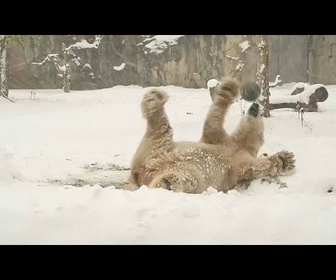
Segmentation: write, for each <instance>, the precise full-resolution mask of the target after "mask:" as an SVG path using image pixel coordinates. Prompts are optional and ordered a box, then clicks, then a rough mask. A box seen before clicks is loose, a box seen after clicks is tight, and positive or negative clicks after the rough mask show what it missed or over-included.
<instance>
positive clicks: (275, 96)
mask: <svg viewBox="0 0 336 280" xmlns="http://www.w3.org/2000/svg"><path fill="white" fill-rule="evenodd" d="M320 87H326V86H325V85H323V84H313V85H310V84H307V83H302V82H300V83H296V84H295V85H294V86H292V87H291V88H289V85H285V86H283V87H278V89H277V90H275V91H274V89H270V92H271V96H270V102H271V103H282V102H288V103H296V102H297V101H301V102H304V103H306V104H308V103H309V97H310V96H311V94H312V93H314V92H315V91H316V89H318V88H320ZM296 88H304V91H302V92H300V93H298V94H295V95H291V93H292V92H293V91H294V90H295V89H296ZM326 88H327V87H326ZM273 92H274V93H273ZM327 100H328V99H327ZM327 100H326V101H324V102H327ZM317 104H318V105H320V104H322V102H318V103H317Z"/></svg>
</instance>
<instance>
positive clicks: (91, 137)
mask: <svg viewBox="0 0 336 280" xmlns="http://www.w3.org/2000/svg"><path fill="white" fill-rule="evenodd" d="M162 88H163V89H164V90H166V92H167V93H168V94H169V95H170V97H171V98H170V100H169V101H168V102H167V104H166V109H167V114H168V116H169V119H170V122H171V125H172V127H173V128H174V138H175V139H176V140H193V141H198V140H199V139H200V135H201V131H202V127H203V121H204V119H205V116H206V114H207V111H208V108H209V106H210V105H211V103H212V102H211V98H210V95H209V92H208V90H207V89H204V88H203V89H186V88H181V87H175V86H167V87H162ZM148 89H149V88H142V87H139V86H127V87H125V86H116V87H113V88H110V89H102V90H94V91H71V92H70V93H64V92H62V90H36V99H34V100H31V96H30V95H31V94H30V89H27V90H10V92H9V96H10V97H11V98H13V99H14V100H16V103H11V102H9V101H8V100H6V99H4V98H0V131H1V133H0V244H336V223H335V220H336V190H335V188H336V174H335V166H336V147H335V142H336V128H335V123H336V86H327V89H328V91H329V93H330V94H329V97H328V99H327V100H326V101H325V102H323V103H321V110H320V111H319V112H317V113H306V114H305V115H304V125H303V126H301V122H300V120H298V118H297V113H296V112H295V111H293V110H289V109H281V110H274V111H271V115H272V116H271V118H267V119H265V144H264V146H263V147H262V148H261V151H260V154H262V153H264V152H266V153H268V154H273V153H275V152H277V151H280V150H283V149H285V150H290V151H292V152H294V154H295V157H296V160H297V162H296V166H297V168H296V171H295V173H294V174H293V175H291V176H286V177H281V178H280V179H281V181H282V182H283V183H286V185H287V187H280V186H279V185H278V184H276V183H271V184H269V183H267V182H261V180H255V181H254V182H252V184H251V185H250V187H249V188H247V189H246V190H242V189H237V190H233V191H230V192H229V193H227V194H224V193H222V192H217V191H214V189H213V188H209V189H208V191H207V192H205V193H204V194H195V195H191V194H184V193H174V192H171V191H167V190H163V189H149V188H147V187H146V186H142V187H141V188H140V189H139V190H136V191H126V190H120V189H117V188H115V187H114V186H113V185H114V184H113V182H118V181H122V180H126V179H127V176H128V172H129V170H127V168H128V167H129V164H130V161H131V158H132V155H133V153H134V152H135V149H136V148H137V145H138V144H139V141H140V140H141V138H142V136H143V134H144V131H145V121H144V119H143V118H142V117H141V112H140V106H139V104H140V101H141V98H142V96H143V94H144V93H145V92H146V91H147V90H148ZM281 90H284V88H276V89H272V95H273V93H274V95H275V94H276V92H278V93H279V94H280V93H281V92H280V91H281ZM188 112H189V113H188ZM190 113H192V114H190ZM239 119H240V108H239V103H238V102H236V103H234V104H232V107H231V109H230V110H229V112H228V115H227V117H226V123H225V128H226V129H227V131H228V132H229V133H230V132H232V131H233V129H234V128H235V127H236V125H237V124H238V122H239ZM113 166H114V167H115V166H119V167H125V168H126V170H121V171H115V169H116V168H114V167H113ZM81 180H82V181H81ZM76 183H82V185H84V186H83V187H77V186H74V185H76ZM101 186H107V187H105V188H103V187H101Z"/></svg>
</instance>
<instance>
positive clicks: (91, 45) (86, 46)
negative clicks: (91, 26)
mask: <svg viewBox="0 0 336 280" xmlns="http://www.w3.org/2000/svg"><path fill="white" fill-rule="evenodd" d="M102 38H103V36H102V35H96V38H95V40H94V42H93V43H89V42H88V41H87V40H86V39H83V40H81V41H80V42H76V43H74V44H72V45H70V46H69V47H67V48H66V50H70V49H72V48H75V49H92V48H94V49H97V48H98V47H99V45H100V41H101V40H102Z"/></svg>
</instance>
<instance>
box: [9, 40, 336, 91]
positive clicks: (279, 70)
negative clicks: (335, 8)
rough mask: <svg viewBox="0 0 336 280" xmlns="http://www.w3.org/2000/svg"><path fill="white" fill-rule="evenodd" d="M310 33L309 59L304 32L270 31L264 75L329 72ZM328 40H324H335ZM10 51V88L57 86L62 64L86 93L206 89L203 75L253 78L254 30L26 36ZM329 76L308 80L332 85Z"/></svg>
mask: <svg viewBox="0 0 336 280" xmlns="http://www.w3.org/2000/svg"><path fill="white" fill-rule="evenodd" d="M314 37H316V38H315V39H316V40H315V41H314V42H313V43H311V49H310V52H311V55H310V56H308V45H309V44H308V43H309V42H308V41H307V36H306V35H298V36H293V35H292V36H287V35H286V36H285V35H281V36H280V35H277V36H270V38H269V44H270V80H271V81H273V80H274V79H275V76H276V75H277V74H280V75H281V78H282V81H283V82H307V81H308V75H307V68H308V63H309V67H310V70H311V71H310V72H311V74H310V76H309V78H314V77H316V76H317V75H318V74H317V73H321V72H320V71H322V70H323V68H322V67H321V65H327V66H328V69H329V70H330V69H334V68H333V67H332V65H335V63H334V61H333V60H332V59H331V60H326V59H325V58H324V57H322V56H321V55H319V51H316V48H319V47H320V45H321V46H322V45H323V38H322V37H323V36H321V38H319V37H318V36H314ZM324 37H326V36H324ZM330 37H334V38H333V39H332V38H327V39H324V40H327V43H328V42H329V41H330V42H331V41H332V42H331V43H333V42H334V41H336V40H335V37H336V36H330ZM333 40H334V41H333ZM330 42H329V43H330ZM62 44H64V47H65V49H62ZM325 44H326V43H325ZM314 48H315V49H314ZM312 49H314V51H313V52H312ZM8 53H9V72H10V73H9V87H10V88H32V89H34V88H62V86H63V77H64V75H63V72H62V71H63V70H64V69H65V65H66V64H67V63H68V64H69V66H70V69H71V89H73V90H84V89H96V88H107V87H112V86H115V85H131V84H134V85H135V84H136V85H141V86H163V85H176V86H184V87H193V88H199V87H204V88H205V87H206V83H207V81H208V80H210V79H213V78H215V79H220V78H221V77H222V76H224V75H229V74H233V73H235V72H236V71H237V69H242V70H241V72H240V78H241V79H242V80H249V81H255V79H256V70H257V61H258V55H257V52H256V49H255V36H252V35H249V36H244V35H174V36H172V35H170V36H166V35H164V36H163V35H156V36H154V35H90V36H83V35H81V36H78V35H41V36H36V35H34V36H30V35H26V36H24V38H23V44H15V45H12V46H11V47H10V49H9V52H8ZM330 53H331V57H333V48H332V47H331V51H330ZM319 57H322V58H323V59H324V60H323V61H321V62H319V59H320V58H319ZM322 58H321V59H322ZM308 60H309V61H308ZM331 64H332V65H331ZM321 69H322V70H321ZM329 70H328V71H329ZM326 71H327V70H326ZM328 71H327V72H328ZM322 72H323V71H322ZM329 72H330V71H329ZM330 73H333V71H331V72H330ZM330 73H329V74H328V75H327V76H328V78H326V76H325V75H324V79H323V81H322V80H319V79H315V78H314V79H313V80H314V82H322V83H333V82H336V78H335V75H333V76H332V77H331V75H330ZM320 76H321V75H320ZM315 80H316V81H315Z"/></svg>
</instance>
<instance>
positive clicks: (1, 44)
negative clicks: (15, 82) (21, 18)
mask: <svg viewBox="0 0 336 280" xmlns="http://www.w3.org/2000/svg"><path fill="white" fill-rule="evenodd" d="M7 36H8V35H0V92H1V94H2V95H4V96H6V97H8V75H7V74H8V59H7V43H8V42H7V41H8V37H7Z"/></svg>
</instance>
